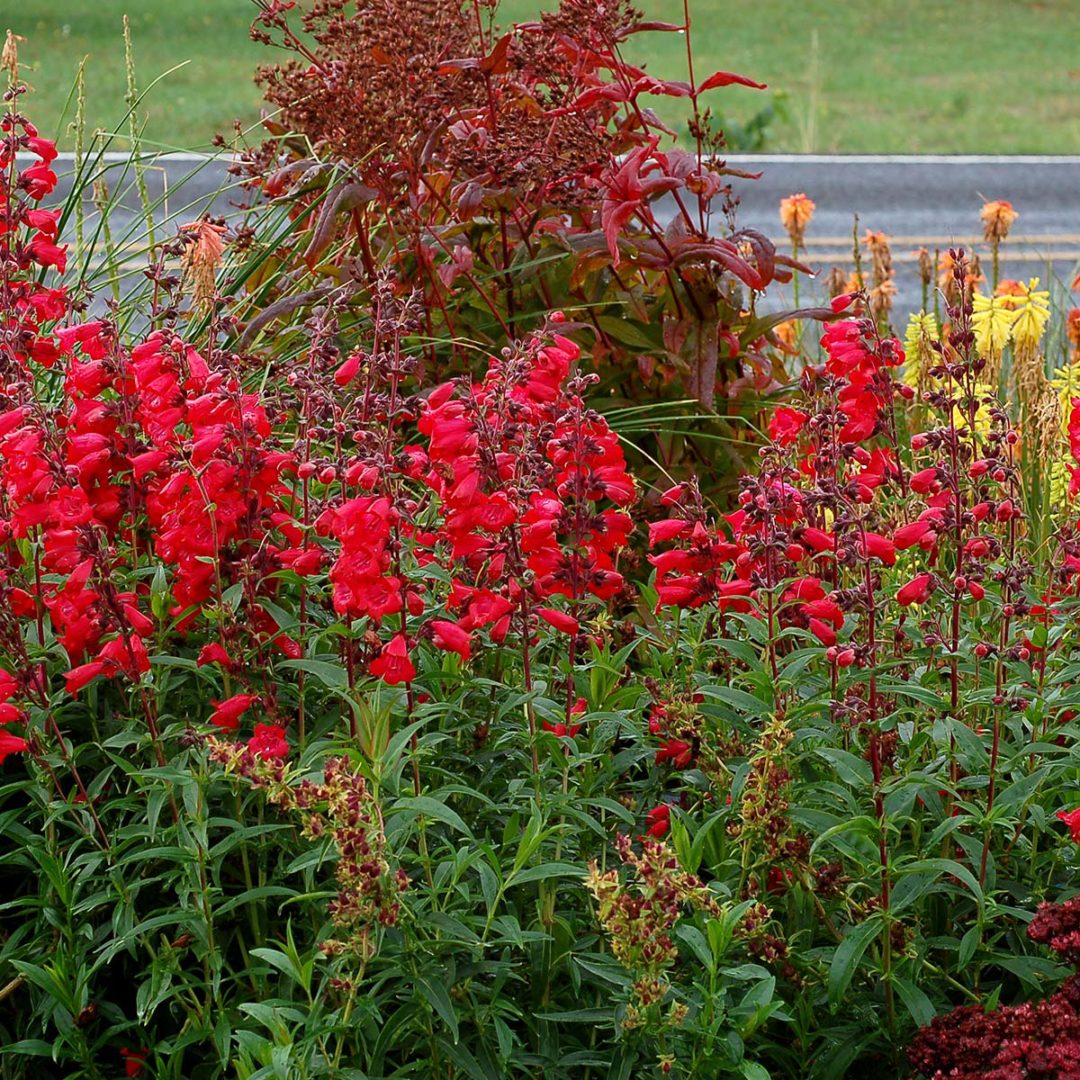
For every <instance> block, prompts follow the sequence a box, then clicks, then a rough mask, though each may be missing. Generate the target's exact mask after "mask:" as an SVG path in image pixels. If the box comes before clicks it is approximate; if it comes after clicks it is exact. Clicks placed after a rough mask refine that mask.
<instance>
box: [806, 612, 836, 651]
mask: <svg viewBox="0 0 1080 1080" xmlns="http://www.w3.org/2000/svg"><path fill="white" fill-rule="evenodd" d="M810 633H812V634H813V635H814V637H816V638H817V639H818V641H820V642H821V644H822V645H835V644H836V631H835V630H834V629H833V628H832V627H831V626H830V625H829V624H828V623H827V622H822V620H821V619H817V618H811V619H810Z"/></svg>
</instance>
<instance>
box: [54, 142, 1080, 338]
mask: <svg viewBox="0 0 1080 1080" xmlns="http://www.w3.org/2000/svg"><path fill="white" fill-rule="evenodd" d="M731 164H732V165H735V166H737V167H738V168H740V169H745V170H748V171H753V172H760V173H761V178H760V179H759V180H757V181H736V190H737V191H738V193H739V195H740V198H741V207H740V212H739V215H738V221H739V223H740V224H741V225H742V226H745V227H753V228H756V229H759V230H761V231H762V232H764V233H766V234H767V235H769V236H771V237H773V238H774V239H775V240H776V241H777V244H778V246H780V247H781V248H782V249H783V250H787V248H788V246H789V245H788V240H787V237H786V235H785V234H784V233H783V230H782V228H781V227H780V221H779V215H778V206H779V202H780V199H782V198H783V197H784V196H786V195H791V194H793V193H795V192H805V193H806V194H807V195H809V196H810V198H812V199H813V200H814V202H815V203H816V204H817V210H816V213H815V215H814V220H813V223H812V224H811V226H810V229H809V232H808V237H807V250H806V252H805V253H804V254H803V255H802V258H803V260H804V261H805V262H806V263H807V264H809V265H810V266H811V267H812V268H814V269H815V270H818V271H821V272H822V273H827V272H828V270H829V269H830V268H831V267H832V266H834V265H841V266H844V267H847V268H850V266H851V263H852V228H853V222H854V217H853V215H855V214H857V215H858V219H859V231H860V233H862V232H864V231H865V230H866V229H873V230H875V231H880V232H885V233H887V234H888V235H889V236H890V237H891V241H892V248H893V261H894V264H895V266H896V282H897V286H898V289H899V294H898V297H897V314H898V316H901V317H903V316H906V313H907V312H908V311H910V310H912V309H914V308H916V307H918V306H919V304H920V299H921V297H920V292H921V288H920V285H919V282H918V276H917V272H916V267H915V255H914V251H915V250H916V249H917V248H919V247H925V248H928V249H929V250H930V251H931V252H933V250H934V249H935V248H940V249H942V250H944V249H946V248H948V247H950V246H958V245H965V246H969V245H971V244H972V243H975V242H979V243H981V240H982V232H981V225H980V222H979V209H980V207H981V206H982V203H983V202H984V201H986V200H987V199H1008V200H1009V201H1010V202H1012V204H1013V206H1014V207H1015V209H1016V210H1017V211H1018V212H1019V214H1020V217H1019V219H1018V220H1017V221H1016V223H1015V224H1014V226H1013V230H1012V235H1011V236H1010V238H1009V241H1008V242H1007V244H1006V245H1005V247H1004V249H1003V257H1002V273H1003V275H1004V276H1007V277H1015V278H1023V279H1026V278H1029V277H1034V276H1037V277H1039V278H1041V279H1042V281H1043V282H1044V283H1046V282H1047V281H1048V280H1049V279H1050V278H1056V279H1057V280H1058V281H1060V282H1064V283H1065V287H1067V285H1068V283H1070V282H1071V281H1072V278H1073V276H1074V274H1075V272H1076V269H1077V267H1078V265H1080V156H1077V157H1067V158H1066V157H1061V158H1036V157H1011V158H1009V157H997V158H987V157H905V156H887V157H877V156H851V157H819V156H814V155H774V156H760V157H733V158H732V159H731ZM70 168H71V164H70V161H69V162H64V161H63V160H61V161H60V162H58V163H57V172H58V173H62V172H63V171H64V170H65V169H68V170H70ZM104 168H105V169H106V172H105V176H106V179H107V180H108V182H109V183H110V186H111V187H112V188H113V189H114V190H121V191H123V192H124V197H123V202H124V205H125V206H127V207H131V208H135V207H137V205H138V204H137V200H136V193H135V190H134V185H133V182H132V181H133V176H132V173H131V170H130V167H129V166H126V165H125V163H123V162H120V161H109V162H106V163H104ZM125 170H126V171H125ZM146 177H147V183H148V185H149V187H150V189H151V196H152V197H157V196H158V195H161V194H163V193H164V192H169V194H168V196H167V197H166V200H165V207H166V209H167V212H168V214H169V215H171V216H172V218H173V220H174V222H175V223H176V224H179V223H181V222H185V221H191V220H193V219H194V218H196V217H198V215H199V214H200V213H202V212H203V211H204V210H207V209H211V210H213V212H215V213H218V214H225V213H228V212H229V211H230V209H231V208H232V206H233V205H234V204H235V203H236V202H237V201H238V200H239V199H240V195H239V193H237V192H236V191H231V192H230V191H226V192H224V193H223V194H222V193H219V189H221V188H222V187H223V186H224V185H226V184H228V182H229V178H228V176H227V174H226V171H225V164H224V162H222V161H209V162H207V161H204V160H200V159H198V158H196V157H195V156H193V155H189V156H170V157H167V158H165V159H161V160H159V161H158V162H157V163H156V164H155V165H153V166H151V167H148V168H147V170H146ZM182 179H183V180H184V183H183V185H182V186H181V184H180V181H181V180H182ZM63 183H64V182H63V181H62V185H63ZM215 193H217V194H215ZM123 220H124V215H123V214H121V215H120V219H119V221H120V224H119V225H118V224H117V223H115V222H114V224H113V233H114V235H118V234H119V233H122V231H123ZM130 220H134V217H132V218H131V219H130ZM816 291H817V290H816V289H815V287H814V285H813V284H812V283H811V284H809V285H808V286H804V287H803V289H802V300H803V302H806V301H807V300H808V299H812V298H814V294H815V292H816ZM790 300H791V297H790V295H784V290H781V291H780V292H774V293H773V294H772V296H771V298H770V304H773V303H779V304H786V303H788V302H789V301H790ZM898 321H899V320H898Z"/></svg>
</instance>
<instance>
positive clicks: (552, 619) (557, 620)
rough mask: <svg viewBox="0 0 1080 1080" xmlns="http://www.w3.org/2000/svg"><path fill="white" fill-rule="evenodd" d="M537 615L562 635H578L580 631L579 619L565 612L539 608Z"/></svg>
mask: <svg viewBox="0 0 1080 1080" xmlns="http://www.w3.org/2000/svg"><path fill="white" fill-rule="evenodd" d="M536 614H537V615H539V616H540V618H541V619H543V620H544V622H546V623H547V624H548V625H549V626H553V627H555V629H556V630H558V631H559V633H561V634H576V633H577V632H578V630H579V629H580V626H579V624H578V621H577V619H575V618H574V616H573V615H568V614H567V613H566V612H565V611H558V610H556V609H555V608H537V609H536Z"/></svg>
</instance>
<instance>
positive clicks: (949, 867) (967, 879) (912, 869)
mask: <svg viewBox="0 0 1080 1080" xmlns="http://www.w3.org/2000/svg"><path fill="white" fill-rule="evenodd" d="M924 870H932V871H934V872H935V873H936V875H937V876H938V877H940V876H941V875H942V874H950V875H952V876H953V877H955V878H958V879H959V880H960V881H961V882H963V884H964V885H966V886H967V888H968V891H969V892H970V893H971V895H972V896H973V897H974V898H975V899H976V901H977V902H978V903H979V904H980V905H981V904H982V902H983V894H982V889H981V888H979V883H978V882H977V881H976V880H975V876H974V874H972V872H971V871H970V870H969V869H968V868H967V867H966V866H963V865H961V864H960V863H958V862H956V861H955V860H954V859H921V860H920V861H919V862H913V863H905V864H904V866H902V867H900V868H899V869H898V870H897V873H898V874H916V873H919V872H921V871H924Z"/></svg>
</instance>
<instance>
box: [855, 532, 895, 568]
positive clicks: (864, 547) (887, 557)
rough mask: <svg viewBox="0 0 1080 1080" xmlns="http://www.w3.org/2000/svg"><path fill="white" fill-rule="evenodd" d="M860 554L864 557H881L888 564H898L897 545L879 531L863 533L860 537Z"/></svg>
mask: <svg viewBox="0 0 1080 1080" xmlns="http://www.w3.org/2000/svg"><path fill="white" fill-rule="evenodd" d="M859 554H860V555H862V556H863V558H875V559H880V560H881V561H882V562H883V563H884V564H885V565H886V566H895V565H896V545H895V544H894V543H893V542H892V541H891V540H889V539H888V538H887V537H884V536H879V535H878V534H877V533H872V532H868V533H863V534H862V536H861V537H860V538H859Z"/></svg>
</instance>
